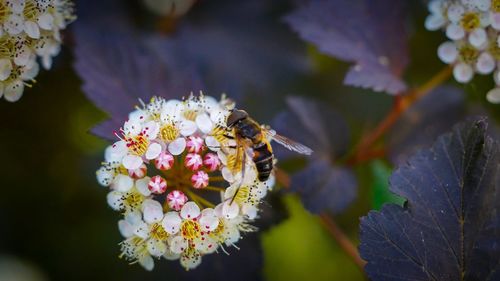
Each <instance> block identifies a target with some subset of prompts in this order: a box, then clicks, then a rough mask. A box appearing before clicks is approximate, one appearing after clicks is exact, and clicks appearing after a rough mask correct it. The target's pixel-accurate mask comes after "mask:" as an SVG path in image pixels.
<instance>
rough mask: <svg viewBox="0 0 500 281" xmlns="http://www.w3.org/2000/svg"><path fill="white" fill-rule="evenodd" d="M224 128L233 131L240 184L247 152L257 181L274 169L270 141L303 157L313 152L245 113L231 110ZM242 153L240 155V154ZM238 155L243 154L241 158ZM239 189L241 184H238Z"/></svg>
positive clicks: (264, 178) (263, 178)
mask: <svg viewBox="0 0 500 281" xmlns="http://www.w3.org/2000/svg"><path fill="white" fill-rule="evenodd" d="M226 127H227V129H228V130H234V136H235V140H236V144H237V147H236V149H237V152H238V153H237V154H238V155H237V161H238V162H239V161H241V163H242V175H241V183H243V180H244V174H245V170H246V169H245V163H246V157H247V153H248V152H247V151H251V152H252V155H251V157H252V160H253V162H254V163H255V167H256V169H257V175H258V179H259V181H261V182H263V181H266V180H267V179H268V178H269V176H270V174H271V172H272V171H273V168H274V155H273V150H272V147H271V144H270V140H274V141H275V142H277V143H279V144H280V145H283V146H284V147H286V148H287V149H289V150H292V151H295V152H298V153H300V154H304V155H311V153H312V152H313V151H312V149H310V148H309V147H307V146H305V145H303V144H300V143H298V142H295V141H293V140H291V139H288V138H287V137H284V136H281V135H279V134H277V133H276V132H275V131H274V130H271V129H268V128H264V127H263V126H261V125H260V124H259V123H257V122H256V121H255V120H253V119H252V118H251V117H250V116H249V115H248V113H247V112H246V111H244V110H239V109H233V110H231V113H230V114H229V116H228V118H227V121H226ZM240 151H242V153H240ZM240 154H243V155H242V156H241V155H240ZM240 187H241V184H240ZM238 190H239V187H238V189H237V190H236V192H235V194H234V196H233V199H232V200H234V198H235V197H236V194H237V193H238ZM232 200H231V203H232Z"/></svg>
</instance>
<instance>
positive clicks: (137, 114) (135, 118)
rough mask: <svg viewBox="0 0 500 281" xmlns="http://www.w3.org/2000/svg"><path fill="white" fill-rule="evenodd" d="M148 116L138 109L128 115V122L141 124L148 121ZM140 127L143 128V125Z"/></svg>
mask: <svg viewBox="0 0 500 281" xmlns="http://www.w3.org/2000/svg"><path fill="white" fill-rule="evenodd" d="M146 116H147V113H145V112H144V111H143V110H142V109H136V110H134V111H132V112H130V113H129V114H128V121H131V122H135V123H136V124H141V123H142V122H144V120H145V119H146ZM140 127H141V128H142V125H141V126H140ZM139 132H140V130H139ZM139 132H137V133H139Z"/></svg>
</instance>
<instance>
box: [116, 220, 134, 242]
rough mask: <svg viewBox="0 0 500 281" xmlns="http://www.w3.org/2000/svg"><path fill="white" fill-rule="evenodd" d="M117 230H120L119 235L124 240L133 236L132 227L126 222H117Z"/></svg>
mask: <svg viewBox="0 0 500 281" xmlns="http://www.w3.org/2000/svg"><path fill="white" fill-rule="evenodd" d="M118 229H119V230H120V234H121V235H122V236H123V237H125V238H129V237H131V236H132V235H134V227H133V226H132V225H131V224H130V223H129V222H128V221H126V220H120V221H118Z"/></svg>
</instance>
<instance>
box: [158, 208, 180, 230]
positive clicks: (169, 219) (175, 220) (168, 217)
mask: <svg viewBox="0 0 500 281" xmlns="http://www.w3.org/2000/svg"><path fill="white" fill-rule="evenodd" d="M181 223H182V219H181V217H180V216H179V213H177V212H168V213H166V214H165V217H164V218H163V221H162V223H161V225H162V226H163V228H164V229H165V231H166V232H168V233H169V234H171V235H173V234H176V233H177V232H179V229H180V228H181Z"/></svg>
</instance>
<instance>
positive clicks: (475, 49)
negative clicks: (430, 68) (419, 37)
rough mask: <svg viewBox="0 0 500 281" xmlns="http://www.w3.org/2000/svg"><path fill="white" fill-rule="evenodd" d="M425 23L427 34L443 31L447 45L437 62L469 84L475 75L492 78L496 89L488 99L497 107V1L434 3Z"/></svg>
mask: <svg viewBox="0 0 500 281" xmlns="http://www.w3.org/2000/svg"><path fill="white" fill-rule="evenodd" d="M429 11H430V12H431V14H430V15H429V16H428V17H427V19H426V21H425V27H426V28H427V29H428V30H439V29H443V30H445V33H446V36H447V37H448V39H449V41H447V42H444V43H443V44H441V45H440V46H439V48H438V56H439V58H440V59H441V60H442V61H443V62H445V63H447V64H450V65H453V76H454V77H455V79H456V80H457V81H458V82H460V83H468V82H470V81H471V80H472V78H473V77H474V74H475V73H478V74H482V75H489V74H493V79H494V81H495V84H496V85H497V87H496V88H494V89H492V90H490V91H489V92H488V94H487V96H486V97H487V99H488V101H490V102H491V103H500V69H499V63H500V37H499V35H500V32H499V31H500V0H433V1H431V2H429Z"/></svg>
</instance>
